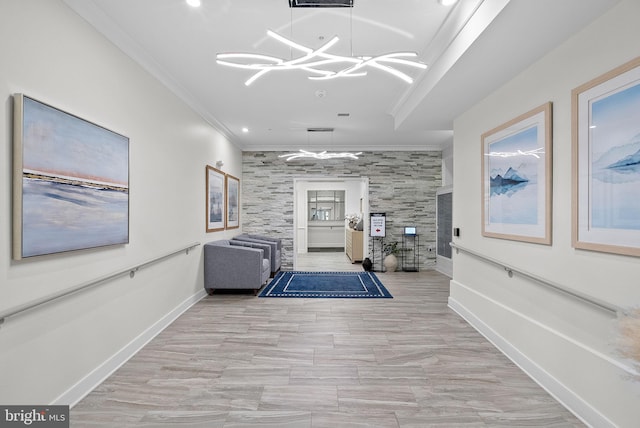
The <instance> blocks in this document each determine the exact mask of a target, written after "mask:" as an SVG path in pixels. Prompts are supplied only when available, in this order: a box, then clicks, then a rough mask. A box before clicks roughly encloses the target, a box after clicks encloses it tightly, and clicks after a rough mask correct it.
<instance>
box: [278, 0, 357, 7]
mask: <svg viewBox="0 0 640 428" xmlns="http://www.w3.org/2000/svg"><path fill="white" fill-rule="evenodd" d="M289 7H353V0H289Z"/></svg>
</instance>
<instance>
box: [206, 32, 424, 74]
mask: <svg viewBox="0 0 640 428" xmlns="http://www.w3.org/2000/svg"><path fill="white" fill-rule="evenodd" d="M267 35H268V36H269V37H271V38H273V39H275V40H277V41H279V42H281V43H284V44H285V45H287V46H289V47H291V48H293V49H296V50H298V51H301V52H302V53H303V55H302V56H300V57H298V58H294V59H291V60H285V59H282V58H277V57H273V56H268V55H260V54H251V53H219V54H217V56H216V59H217V63H218V64H221V65H226V66H229V67H236V68H243V69H246V70H254V71H256V73H255V74H254V75H253V76H251V78H249V79H248V80H247V81H246V82H244V84H245V85H246V86H249V85H251V84H252V83H253V82H255V81H256V80H257V79H258V78H260V77H262V76H264V75H265V74H267V73H268V72H270V71H282V70H304V71H307V72H309V73H312V74H313V75H312V76H309V79H311V80H328V79H336V78H338V77H361V76H366V75H367V72H366V71H365V70H364V68H366V67H373V68H376V69H378V70H382V71H385V72H387V73H389V74H392V75H394V76H396V77H398V78H400V79H402V80H404V81H405V82H407V83H413V79H412V78H411V77H410V76H409V75H407V74H406V73H403V72H402V71H400V70H398V69H397V68H394V67H393V65H406V66H410V67H415V68H420V69H423V70H424V69H426V68H427V65H426V64H425V63H423V62H420V61H411V60H409V59H406V58H415V57H417V56H418V55H417V54H416V53H415V52H393V53H387V54H383V55H378V56H375V57H371V56H343V55H335V54H331V53H328V52H327V50H328V49H329V48H331V47H332V46H333V45H335V44H336V43H337V42H338V40H340V39H339V38H338V36H334V37H333V38H332V39H331V40H329V41H328V42H327V43H325V44H324V45H322V46H321V47H319V48H318V49H315V50H314V49H311V48H308V47H306V46H303V45H301V44H299V43H296V42H294V41H292V40H289V39H287V38H286V37H284V36H281V35H280V34H278V33H276V32H274V31H271V30H268V31H267ZM229 60H241V61H242V60H245V61H246V62H232V61H229ZM256 60H257V61H259V62H251V61H256ZM340 63H344V64H345V66H344V68H342V69H340V70H338V71H333V70H328V69H326V68H323V67H326V66H329V65H335V64H340Z"/></svg>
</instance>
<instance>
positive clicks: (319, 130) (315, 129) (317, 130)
mask: <svg viewBox="0 0 640 428" xmlns="http://www.w3.org/2000/svg"><path fill="white" fill-rule="evenodd" d="M307 132H333V128H307Z"/></svg>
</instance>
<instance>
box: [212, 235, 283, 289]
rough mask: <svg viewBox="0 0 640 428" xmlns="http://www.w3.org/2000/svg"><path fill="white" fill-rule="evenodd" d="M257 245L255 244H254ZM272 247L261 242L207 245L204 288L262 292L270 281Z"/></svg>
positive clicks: (222, 242)
mask: <svg viewBox="0 0 640 428" xmlns="http://www.w3.org/2000/svg"><path fill="white" fill-rule="evenodd" d="M252 244H254V245H252ZM269 253H270V248H269V247H268V246H265V245H264V244H260V243H242V244H237V243H236V244H234V243H233V241H228V240H220V241H213V242H209V243H207V244H205V245H204V288H205V290H206V291H207V293H208V294H213V291H214V290H215V289H251V290H254V293H256V294H257V292H258V290H260V288H262V286H263V285H264V284H265V283H266V282H267V280H268V279H269V273H270V270H271V261H270V254H269Z"/></svg>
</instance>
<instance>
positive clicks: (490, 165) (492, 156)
mask: <svg viewBox="0 0 640 428" xmlns="http://www.w3.org/2000/svg"><path fill="white" fill-rule="evenodd" d="M481 139H482V145H481V146H482V147H481V154H480V155H481V164H482V168H481V170H482V177H481V186H482V188H481V195H482V214H481V218H482V236H486V237H490V238H499V239H508V240H514V241H523V242H530V243H535V244H543V245H551V221H552V220H551V210H552V208H551V204H552V193H551V192H552V188H551V185H552V184H551V183H552V153H553V141H552V104H551V102H547V103H545V104H542V105H541V106H539V107H536V108H534V109H533V110H530V111H528V112H526V113H524V114H522V115H520V116H518V117H516V118H514V119H512V120H510V121H508V122H506V123H504V124H502V125H500V126H498V127H496V128H494V129H492V130H490V131H487V132H485V133H484V134H482V137H481Z"/></svg>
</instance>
